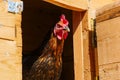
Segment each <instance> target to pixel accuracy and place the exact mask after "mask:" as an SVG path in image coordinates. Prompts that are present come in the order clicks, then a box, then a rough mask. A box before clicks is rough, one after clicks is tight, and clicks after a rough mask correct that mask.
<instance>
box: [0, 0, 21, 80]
mask: <svg viewBox="0 0 120 80" xmlns="http://www.w3.org/2000/svg"><path fill="white" fill-rule="evenodd" d="M7 5H8V2H6V1H4V0H0V80H22V75H21V74H22V65H21V60H22V59H21V56H22V55H21V51H22V50H21V49H22V48H21V46H22V43H21V42H22V40H21V14H14V13H9V12H8V11H7Z"/></svg>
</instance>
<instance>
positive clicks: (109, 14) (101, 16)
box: [96, 1, 120, 23]
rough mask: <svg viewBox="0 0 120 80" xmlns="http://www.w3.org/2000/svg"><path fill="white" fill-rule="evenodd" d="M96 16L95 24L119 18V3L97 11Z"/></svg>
mask: <svg viewBox="0 0 120 80" xmlns="http://www.w3.org/2000/svg"><path fill="white" fill-rule="evenodd" d="M96 15H97V18H96V21H97V23H98V22H102V21H105V20H108V19H112V18H115V17H118V16H120V1H119V2H115V3H113V4H109V5H107V6H104V7H102V8H101V9H98V10H97V13H96Z"/></svg>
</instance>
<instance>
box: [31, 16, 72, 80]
mask: <svg viewBox="0 0 120 80" xmlns="http://www.w3.org/2000/svg"><path fill="white" fill-rule="evenodd" d="M68 24H69V22H68V20H67V19H66V18H65V15H61V17H60V21H59V22H58V23H56V25H55V27H54V30H53V32H52V34H51V38H50V39H49V41H48V43H47V44H46V46H45V47H44V49H43V52H42V55H41V56H40V57H39V58H38V59H37V60H36V61H35V62H34V64H33V65H32V67H31V69H30V72H29V77H30V78H29V80H59V78H60V76H61V71H62V52H63V46H64V40H65V39H66V38H67V36H68V32H70V29H69V27H68Z"/></svg>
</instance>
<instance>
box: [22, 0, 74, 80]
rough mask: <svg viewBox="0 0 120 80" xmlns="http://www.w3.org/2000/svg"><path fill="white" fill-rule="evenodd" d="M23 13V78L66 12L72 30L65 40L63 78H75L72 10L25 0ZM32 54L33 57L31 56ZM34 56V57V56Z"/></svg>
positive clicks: (38, 0)
mask: <svg viewBox="0 0 120 80" xmlns="http://www.w3.org/2000/svg"><path fill="white" fill-rule="evenodd" d="M23 1H24V11H23V13H22V41H23V44H22V45H23V47H22V54H23V60H22V61H23V64H22V65H23V71H22V72H23V73H22V75H23V80H25V77H27V76H26V75H27V72H28V71H29V70H30V68H31V66H32V64H33V63H34V61H35V60H37V58H38V56H40V55H41V53H40V52H41V51H42V49H43V48H44V46H45V44H46V43H47V41H48V40H49V38H50V32H51V29H52V28H53V27H54V26H55V24H56V22H58V20H59V17H60V15H61V14H65V15H66V18H67V19H68V21H69V23H70V24H69V27H70V29H71V32H70V33H69V35H68V38H67V39H66V41H65V45H64V49H63V54H62V58H63V69H62V74H61V80H74V61H73V33H72V11H71V10H68V9H64V8H61V7H58V6H55V5H53V4H50V3H47V2H44V1H42V0H35V1H33V0H29V1H28V0H23ZM31 56H32V57H31ZM33 56H34V57H33Z"/></svg>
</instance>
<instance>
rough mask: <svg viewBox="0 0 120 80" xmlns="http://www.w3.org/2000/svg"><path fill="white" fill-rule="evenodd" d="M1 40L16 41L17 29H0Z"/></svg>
mask: <svg viewBox="0 0 120 80" xmlns="http://www.w3.org/2000/svg"><path fill="white" fill-rule="evenodd" d="M0 38H2V39H8V40H15V28H12V27H5V26H1V27H0Z"/></svg>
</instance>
